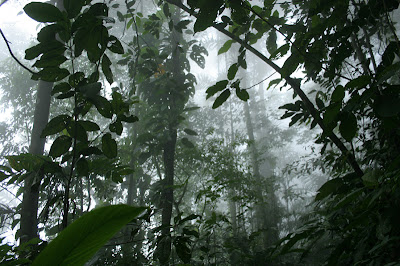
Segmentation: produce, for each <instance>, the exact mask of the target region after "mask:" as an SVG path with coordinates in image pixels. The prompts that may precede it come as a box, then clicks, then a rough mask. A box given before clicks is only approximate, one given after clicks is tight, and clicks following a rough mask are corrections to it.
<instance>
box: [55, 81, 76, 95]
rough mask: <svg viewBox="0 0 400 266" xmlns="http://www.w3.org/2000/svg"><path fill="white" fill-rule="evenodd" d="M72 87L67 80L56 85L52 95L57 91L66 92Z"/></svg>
mask: <svg viewBox="0 0 400 266" xmlns="http://www.w3.org/2000/svg"><path fill="white" fill-rule="evenodd" d="M70 89H71V86H70V85H69V84H68V83H67V82H61V83H59V84H57V85H55V86H54V88H53V90H52V91H51V95H52V96H53V95H54V94H56V93H65V92H68V91H69V90H70Z"/></svg>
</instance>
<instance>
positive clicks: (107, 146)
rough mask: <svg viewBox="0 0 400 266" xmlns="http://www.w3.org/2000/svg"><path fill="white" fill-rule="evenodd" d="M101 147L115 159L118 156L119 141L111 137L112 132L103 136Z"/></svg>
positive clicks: (107, 154)
mask: <svg viewBox="0 0 400 266" xmlns="http://www.w3.org/2000/svg"><path fill="white" fill-rule="evenodd" d="M101 148H102V150H103V153H104V155H105V156H107V157H108V158H110V159H113V158H115V157H116V156H117V142H116V141H115V140H114V139H113V138H112V137H111V134H110V133H106V134H104V135H103V137H102V138H101Z"/></svg>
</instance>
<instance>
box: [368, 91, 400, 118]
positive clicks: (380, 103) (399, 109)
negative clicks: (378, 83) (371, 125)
mask: <svg viewBox="0 0 400 266" xmlns="http://www.w3.org/2000/svg"><path fill="white" fill-rule="evenodd" d="M399 102H400V97H399V96H398V95H381V96H378V97H377V98H376V100H375V103H374V110H375V112H376V113H377V114H378V115H380V116H382V117H392V116H396V115H397V114H399V113H400V104H399Z"/></svg>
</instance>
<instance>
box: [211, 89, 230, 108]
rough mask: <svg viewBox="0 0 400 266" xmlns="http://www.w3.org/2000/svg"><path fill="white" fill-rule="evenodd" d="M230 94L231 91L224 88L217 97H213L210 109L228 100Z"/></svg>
mask: <svg viewBox="0 0 400 266" xmlns="http://www.w3.org/2000/svg"><path fill="white" fill-rule="evenodd" d="M230 95H231V91H230V90H229V89H226V90H224V91H223V92H222V93H221V94H220V95H219V96H218V97H217V99H215V101H214V104H213V106H212V109H216V108H218V107H220V106H221V105H222V104H223V103H224V102H226V100H228V98H229V96H230Z"/></svg>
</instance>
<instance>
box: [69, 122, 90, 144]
mask: <svg viewBox="0 0 400 266" xmlns="http://www.w3.org/2000/svg"><path fill="white" fill-rule="evenodd" d="M67 131H68V133H69V135H70V136H71V137H73V138H76V139H77V140H79V141H82V142H87V140H88V136H87V132H86V130H85V128H84V127H83V126H82V125H81V124H79V123H76V122H75V121H72V122H71V123H69V124H68V126H67Z"/></svg>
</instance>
